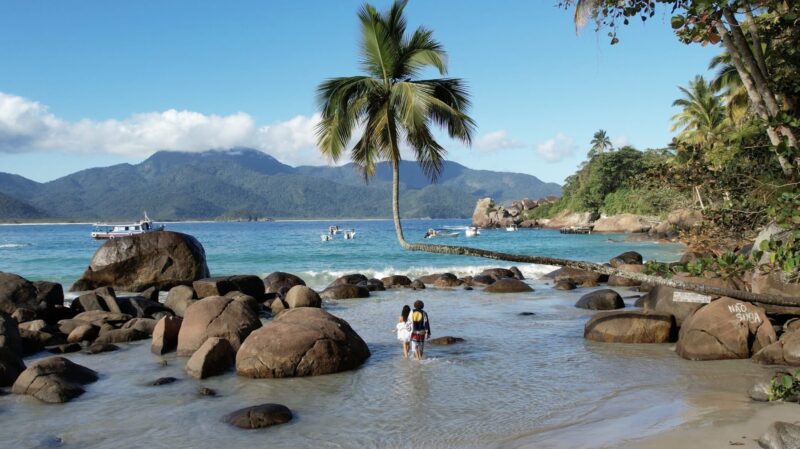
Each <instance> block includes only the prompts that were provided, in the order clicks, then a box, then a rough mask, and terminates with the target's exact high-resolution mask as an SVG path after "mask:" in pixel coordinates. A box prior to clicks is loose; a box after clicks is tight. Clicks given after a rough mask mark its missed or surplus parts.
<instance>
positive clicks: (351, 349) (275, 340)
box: [236, 307, 370, 378]
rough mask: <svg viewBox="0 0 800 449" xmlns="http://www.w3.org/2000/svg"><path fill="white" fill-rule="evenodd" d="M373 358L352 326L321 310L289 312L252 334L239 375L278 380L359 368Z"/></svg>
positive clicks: (238, 366) (240, 354) (238, 365)
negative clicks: (279, 378)
mask: <svg viewBox="0 0 800 449" xmlns="http://www.w3.org/2000/svg"><path fill="white" fill-rule="evenodd" d="M369 356H370V352H369V348H368V347H367V344H366V343H364V340H362V339H361V337H359V336H358V334H356V333H355V331H353V329H352V328H351V327H350V325H349V324H347V322H346V321H344V320H342V319H341V318H337V317H335V316H333V315H331V314H330V313H328V312H325V311H324V310H322V309H317V308H313V307H300V308H297V309H291V310H288V311H286V312H284V313H282V314H281V315H279V316H278V317H276V318H275V319H274V320H272V321H271V322H269V323H267V324H266V325H264V327H262V328H261V329H258V330H256V331H254V332H253V333H251V334H250V336H249V337H247V339H246V340H245V341H244V343H243V344H242V347H241V349H239V351H238V352H237V353H236V372H237V373H238V374H239V375H242V376H245V377H254V378H276V377H300V376H316V375H321V374H331V373H337V372H340V371H347V370H351V369H355V368H358V367H359V366H361V364H362V363H364V361H365V360H366V359H367V358H368V357H369Z"/></svg>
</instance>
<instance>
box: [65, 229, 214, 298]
mask: <svg viewBox="0 0 800 449" xmlns="http://www.w3.org/2000/svg"><path fill="white" fill-rule="evenodd" d="M206 277H208V266H207V265H206V255H205V250H204V249H203V246H202V245H201V244H200V242H198V241H197V239H195V238H194V237H192V236H190V235H186V234H181V233H178V232H170V231H157V232H148V233H146V234H139V235H133V236H129V237H119V238H115V239H110V240H108V241H107V242H106V243H104V244H103V246H101V247H100V248H99V249H98V250H97V251H96V252H95V253H94V256H93V257H92V261H91V263H90V264H89V267H88V268H87V269H86V271H85V272H84V273H83V276H81V278H80V279H78V281H76V282H75V284H73V286H72V288H71V290H72V291H82V290H93V289H95V288H98V287H103V286H111V287H114V288H115V289H117V290H123V291H133V292H138V291H142V290H145V289H147V288H150V287H156V288H158V289H159V290H168V289H170V288H172V287H174V286H176V285H182V284H191V283H192V282H193V281H195V280H198V279H202V278H206Z"/></svg>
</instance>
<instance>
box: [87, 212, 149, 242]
mask: <svg viewBox="0 0 800 449" xmlns="http://www.w3.org/2000/svg"><path fill="white" fill-rule="evenodd" d="M163 230H164V225H163V224H162V225H160V226H155V225H154V223H153V220H151V219H150V217H148V216H147V212H145V213H144V219H143V220H139V221H137V222H136V223H95V224H94V226H93V229H92V233H91V237H92V238H93V239H98V240H103V239H113V238H117V237H128V236H130V235H137V234H145V233H148V232H155V231H163Z"/></svg>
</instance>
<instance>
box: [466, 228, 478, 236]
mask: <svg viewBox="0 0 800 449" xmlns="http://www.w3.org/2000/svg"><path fill="white" fill-rule="evenodd" d="M479 235H481V230H480V229H478V228H477V227H475V226H470V227H469V228H468V229H467V230H466V231H464V236H465V237H476V236H479Z"/></svg>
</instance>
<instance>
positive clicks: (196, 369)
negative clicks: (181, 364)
mask: <svg viewBox="0 0 800 449" xmlns="http://www.w3.org/2000/svg"><path fill="white" fill-rule="evenodd" d="M235 359H236V351H234V350H233V347H232V346H231V344H230V343H228V340H226V339H224V338H219V337H211V338H209V339H208V340H206V341H205V343H203V345H202V346H200V348H199V349H198V350H197V351H195V352H194V354H192V356H191V357H190V358H189V361H188V362H186V373H188V374H189V375H190V376H192V377H194V378H196V379H205V378H207V377H211V376H216V375H219V374H222V373H224V372H225V371H228V370H229V369H230V368H231V367H232V366H233V364H234V362H235Z"/></svg>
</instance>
